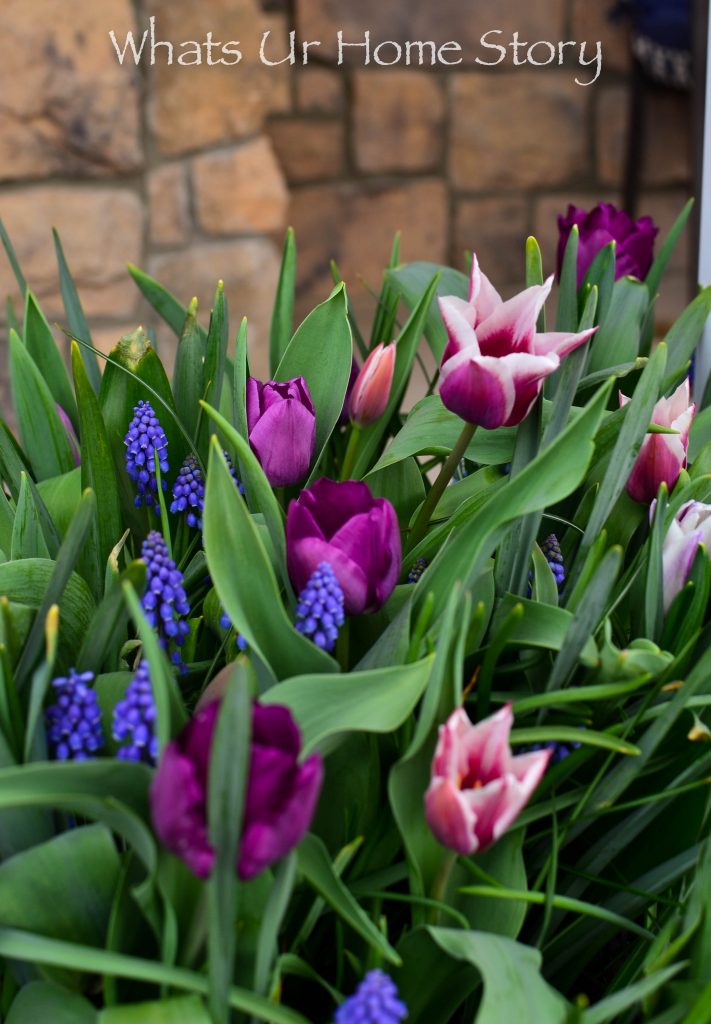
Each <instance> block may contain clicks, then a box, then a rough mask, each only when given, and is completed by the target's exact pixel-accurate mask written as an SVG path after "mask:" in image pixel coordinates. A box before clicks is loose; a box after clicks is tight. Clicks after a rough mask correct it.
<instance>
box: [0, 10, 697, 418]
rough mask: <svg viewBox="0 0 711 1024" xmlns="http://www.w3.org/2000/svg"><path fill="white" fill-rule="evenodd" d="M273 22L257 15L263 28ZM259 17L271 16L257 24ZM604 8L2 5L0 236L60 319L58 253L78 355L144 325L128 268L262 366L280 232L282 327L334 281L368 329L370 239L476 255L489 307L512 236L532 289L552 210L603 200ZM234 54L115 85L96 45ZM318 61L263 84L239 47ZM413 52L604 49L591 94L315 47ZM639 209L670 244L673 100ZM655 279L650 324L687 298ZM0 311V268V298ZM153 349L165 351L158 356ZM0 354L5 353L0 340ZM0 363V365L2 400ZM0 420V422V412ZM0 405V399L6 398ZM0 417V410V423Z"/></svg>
mask: <svg viewBox="0 0 711 1024" xmlns="http://www.w3.org/2000/svg"><path fill="white" fill-rule="evenodd" d="M273 6H274V5H273V4H272V7H273ZM277 6H279V5H277ZM606 6H607V4H606V3H605V2H604V0H600V2H596V3H591V2H590V0H536V2H535V3H530V2H529V3H526V4H523V3H520V2H517V0H472V2H471V3H463V2H462V0H439V2H438V3H437V4H432V3H431V0H407V2H406V0H391V2H388V3H387V4H385V3H383V2H382V0H363V2H360V3H358V4H355V3H346V2H345V0H294V5H293V7H294V9H293V10H291V11H290V12H288V13H287V12H285V11H284V10H270V11H265V10H262V9H260V8H259V7H258V5H257V0H206V2H203V3H199V4H198V3H195V2H193V0H151V3H150V4H148V3H146V5H145V6H143V7H141V6H139V5H133V4H132V3H130V0H75V2H73V3H72V4H71V5H68V4H66V2H65V0H32V2H31V3H27V2H26V0H3V4H2V5H1V6H0V216H1V217H2V219H3V220H4V222H5V224H6V226H7V227H8V230H9V232H10V234H11V236H12V238H13V240H14V242H15V245H16V248H17V251H18V254H19V256H20V259H21V262H22V264H23V267H24V269H25V272H26V274H27V277H28V278H29V280H30V283H31V285H32V287H33V288H34V289H35V290H36V291H37V293H38V294H39V296H40V298H41V300H42V301H43V303H44V305H45V307H46V309H47V311H48V313H49V315H50V316H54V317H56V316H59V315H60V313H61V303H60V301H59V296H58V289H57V285H56V273H55V266H54V256H53V250H52V246H51V239H50V234H49V230H50V226H52V225H55V226H56V227H57V228H58V229H59V231H60V233H61V235H62V238H63V240H64V243H65V248H66V251H67V256H68V259H69V262H70V264H71V266H72V269H73V271H74V273H75V276H76V279H77V282H78V284H79V287H80V291H81V295H82V298H83V301H84V304H85V309H86V312H87V314H88V317H89V319H90V321H91V323H92V327H93V329H94V334H95V338H96V339H97V342H98V343H99V344H100V346H101V347H102V348H104V349H108V348H109V347H110V345H111V344H113V342H114V340H115V339H116V337H117V336H118V335H119V334H121V333H123V332H125V331H127V330H129V329H132V328H133V327H134V326H135V325H136V323H137V322H138V321H139V320H146V319H149V320H150V319H151V316H150V314H149V312H148V310H147V307H146V306H145V305H144V304H142V302H141V300H140V297H139V295H138V292H137V290H136V288H135V286H134V285H133V283H132V282H131V280H130V279H129V278H128V276H127V275H126V272H125V264H126V263H127V262H129V261H130V262H134V263H138V264H139V265H141V266H143V267H145V268H146V269H147V270H148V271H149V272H151V273H152V274H154V275H155V276H157V277H158V278H159V279H161V280H162V281H163V282H164V283H165V284H166V285H168V286H169V287H170V288H171V289H172V290H173V291H175V293H176V294H177V295H178V296H179V297H180V298H181V300H183V301H184V302H186V303H187V301H189V299H190V298H191V297H192V295H193V294H196V295H197V296H198V299H199V301H200V304H201V307H202V309H203V311H204V313H205V315H206V314H207V310H208V308H209V303H210V297H211V295H212V293H213V292H214V287H215V283H216V281H217V279H218V278H219V277H221V278H223V279H224V281H225V285H226V289H227V294H228V298H229V303H230V308H231V311H232V314H233V320H234V322H235V324H236V322H237V317H238V316H241V315H242V314H243V313H246V314H247V315H248V316H249V317H250V321H251V324H252V336H253V338H254V339H255V342H256V343H257V344H258V345H259V348H260V355H259V357H258V358H257V359H256V365H257V368H258V369H259V370H260V371H263V370H264V368H265V365H266V363H265V358H264V353H265V342H266V331H267V325H268V321H269V315H270V307H271V296H272V292H273V289H274V284H275V281H276V277H277V273H278V266H279V250H280V246H281V238H282V235H283V231H284V228H285V227H286V225H287V223H292V224H293V225H294V227H295V229H296V233H297V243H298V249H299V271H298V275H299V310H300V312H304V311H306V310H307V309H308V308H309V306H310V305H311V304H313V303H315V302H317V301H319V300H320V299H322V298H323V297H325V295H326V294H327V291H328V288H329V282H330V274H329V260H330V259H331V258H332V257H333V258H335V259H336V261H337V262H338V264H339V266H340V268H341V271H342V273H343V274H344V276H345V278H346V280H347V281H348V283H349V286H350V289H351V292H352V296H353V299H354V304H355V307H356V309H357V311H358V312H359V314H360V315H361V316H362V317H363V318H364V319H366V320H367V319H368V318H369V317H370V316H371V315H372V308H373V304H372V299H371V297H370V295H369V291H368V288H369V286H370V287H373V288H375V287H377V286H378V283H379V278H380V270H381V268H382V266H383V264H384V262H385V261H386V259H387V257H388V253H389V250H390V246H391V242H392V237H393V234H394V232H395V231H396V230H397V229H401V231H402V253H403V256H404V258H406V259H410V258H419V259H430V260H433V261H444V260H452V261H454V262H455V263H461V260H462V252H463V250H464V249H465V248H472V247H473V248H476V249H477V251H478V253H479V255H480V258H481V262H482V265H483V266H484V267H485V269H486V270H487V271H488V272H489V273H490V276H492V278H493V279H494V280H495V281H496V282H497V284H498V285H499V286H500V288H501V290H502V291H504V292H506V290H507V289H512V288H514V287H516V286H518V285H519V284H520V281H521V273H522V243H523V239H524V238H525V236H526V235H527V234H529V233H531V232H534V233H535V234H536V235H537V236H538V237H539V239H540V241H541V243H542V245H543V249H544V256H545V260H546V269H550V268H552V257H553V251H554V246H555V234H556V227H555V215H556V213H557V212H558V211H560V210H561V209H562V208H563V207H564V205H565V203H566V202H567V201H568V200H569V199H571V200H573V201H575V202H578V203H580V204H592V203H594V202H595V201H597V200H598V199H599V198H609V199H611V200H619V197H620V186H621V180H622V172H623V159H624V148H625V136H626V130H627V116H628V103H627V95H628V78H629V61H628V48H627V40H626V37H625V32H624V29H623V28H622V27H618V26H611V25H610V24H609V22H608V21H607V19H606V17H605V8H606ZM151 15H152V16H154V17H155V19H156V26H157V29H158V34H159V36H160V37H161V38H164V39H172V40H174V41H176V42H177V41H182V40H188V39H197V40H202V39H204V38H205V35H206V32H207V31H212V33H213V38H215V39H235V40H239V41H240V44H241V49H242V50H243V53H244V59H243V62H242V63H241V64H240V65H239V66H238V67H207V66H204V65H203V66H201V67H180V66H177V65H175V66H173V67H167V66H165V65H164V64H163V63H158V64H157V65H156V66H155V67H153V68H151V67H145V66H141V67H140V68H138V69H136V68H135V67H133V66H128V65H127V64H124V66H120V65H119V63H118V61H117V60H116V58H115V54H114V51H113V47H112V45H111V42H110V40H109V36H108V32H109V29H113V30H114V31H115V33H116V35H117V37H118V38H123V37H125V34H126V32H127V31H128V30H129V29H133V30H134V31H136V30H137V29H140V31H143V29H144V28H145V27H146V24H147V19H148V17H149V16H151ZM291 27H294V28H295V29H296V30H297V33H298V36H299V38H308V39H320V40H321V41H322V45H321V46H320V47H319V48H317V49H314V51H313V53H314V59H313V61H312V62H311V63H310V64H309V65H308V66H307V67H299V66H297V67H294V68H290V67H289V66H288V65H280V66H279V67H265V66H264V65H263V64H261V63H260V62H259V60H258V59H257V56H256V55H257V53H258V48H259V40H260V38H261V36H262V33H263V32H264V31H266V30H267V29H271V30H272V36H271V46H272V50H271V53H272V55H273V56H276V55H277V52H278V51H279V50H280V49H281V51H282V52H283V53H285V52H286V40H287V33H288V30H289V29H290V28H291ZM365 28H369V29H370V31H371V35H372V37H373V38H374V40H376V41H377V40H382V39H395V40H405V39H422V38H432V39H435V40H437V41H439V42H444V41H446V40H448V39H454V40H457V41H459V42H460V43H461V45H462V49H463V53H464V55H465V57H467V58H468V57H469V56H470V55H473V54H475V53H477V52H479V51H478V39H479V37H480V35H481V33H482V32H484V31H486V30H487V29H490V28H500V29H502V30H503V39H504V40H505V39H507V38H510V35H511V32H513V31H514V30H518V31H519V33H520V38H521V39H530V40H531V41H534V40H537V39H547V40H553V41H557V40H559V39H576V40H578V41H581V40H583V39H586V40H591V41H595V40H597V39H601V40H602V41H603V48H604V49H603V53H604V64H603V71H602V75H601V77H600V80H599V81H598V82H597V83H596V84H595V85H593V86H591V87H588V88H583V87H580V86H578V85H576V84H575V83H574V81H573V78H574V75H575V73H576V70H575V68H574V67H573V66H572V65H569V66H564V67H560V68H559V67H553V68H549V69H543V68H541V69H537V70H531V69H528V68H516V69H514V68H512V66H511V65H510V63H508V62H507V64H506V65H505V66H504V67H502V68H496V69H484V68H475V66H473V65H472V64H471V63H470V61H469V59H467V61H466V62H465V63H464V64H462V65H461V66H460V67H457V68H450V69H443V68H435V69H430V68H427V69H419V68H410V69H407V68H403V67H400V66H398V67H393V68H378V67H368V68H364V67H362V66H359V64H358V63H357V62H352V63H351V64H349V65H347V66H343V67H340V68H337V67H336V66H335V59H336V50H335V40H336V33H337V31H338V30H339V29H342V30H343V32H344V34H345V38H350V39H354V40H356V39H359V38H361V39H362V37H363V31H364V29H365ZM650 116H651V123H652V126H653V134H652V135H651V136H650V138H649V140H648V143H647V145H646V148H645V152H644V154H643V161H642V163H643V166H642V181H643V196H642V202H641V207H642V208H643V211H644V212H649V213H651V214H652V215H653V216H654V217H655V218H656V219H657V220H658V221H659V223H660V224H661V225H662V227H668V226H669V224H670V223H671V221H672V219H673V217H674V215H675V213H676V212H677V210H678V209H679V208H680V206H681V204H682V203H683V201H684V199H685V198H686V197H687V195H688V194H689V190H690V185H689V179H690V159H689V131H688V100H687V98H686V97H685V96H683V95H675V94H671V93H669V94H664V95H660V96H659V97H656V98H655V99H654V100H653V101H652V105H651V108H650ZM686 260H687V249H686V247H682V248H681V249H680V250H679V253H678V254H677V256H676V258H675V262H674V265H673V269H672V274H671V276H670V279H669V282H668V283H667V285H666V288H665V292H664V294H663V296H662V303H661V308H662V312H663V315H671V314H672V313H673V312H674V311H675V310H677V309H678V308H679V306H680V304H681V303H682V302H683V301H684V298H685V287H686V266H687V264H686ZM14 291H15V285H14V280H13V278H12V276H11V274H10V272H9V270H8V268H7V267H6V265H5V263H4V261H3V260H0V292H2V293H3V294H5V293H8V292H10V293H12V292H14ZM162 337H163V338H165V342H164V344H165V346H166V347H165V351H166V352H167V353H168V354H170V348H169V346H170V344H171V342H170V339H169V338H168V337H167V336H166V335H165V334H164V335H163V336H162ZM0 347H2V348H5V347H6V340H5V334H4V331H2V333H1V334H0ZM5 363H6V360H5V359H4V358H3V359H1V360H0V367H1V369H0V381H1V380H2V377H3V374H4V373H5ZM0 401H3V399H2V396H1V395H0ZM4 401H6V399H5V400H4ZM4 401H3V404H4Z"/></svg>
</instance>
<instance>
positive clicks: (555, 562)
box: [541, 533, 565, 593]
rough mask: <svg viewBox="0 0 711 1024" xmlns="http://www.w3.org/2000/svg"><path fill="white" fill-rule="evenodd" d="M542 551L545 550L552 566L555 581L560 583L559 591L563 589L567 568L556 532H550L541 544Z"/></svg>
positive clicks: (546, 557) (547, 559)
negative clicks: (564, 564)
mask: <svg viewBox="0 0 711 1024" xmlns="http://www.w3.org/2000/svg"><path fill="white" fill-rule="evenodd" d="M541 551H542V552H543V554H544V556H545V559H546V561H547V562H548V565H549V566H550V567H551V572H552V573H553V575H554V577H555V581H556V583H557V585H558V592H559V593H560V591H561V590H562V589H563V584H564V583H565V568H564V566H563V553H562V552H561V550H560V544H559V543H558V538H557V537H556V535H555V534H554V533H551V534H549V535H548V536H547V537H546V539H545V540H544V541H543V543H542V544H541Z"/></svg>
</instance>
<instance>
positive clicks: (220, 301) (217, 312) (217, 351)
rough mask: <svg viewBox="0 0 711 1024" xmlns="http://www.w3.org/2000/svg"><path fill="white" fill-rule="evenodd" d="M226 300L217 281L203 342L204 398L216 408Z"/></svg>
mask: <svg viewBox="0 0 711 1024" xmlns="http://www.w3.org/2000/svg"><path fill="white" fill-rule="evenodd" d="M227 331H228V325H227V300H226V298H225V286H224V284H223V282H222V281H218V283H217V291H216V292H215V301H214V303H213V306H212V311H211V313H210V329H209V330H208V332H207V341H206V342H205V366H204V378H203V379H204V390H205V394H204V399H205V401H206V402H209V403H210V404H211V405H212V406H214V407H215V408H216V409H219V408H220V398H221V396H222V385H223V383H224V378H225V366H226V363H227ZM206 446H207V426H206V424H203V425H202V429H201V432H200V453H201V454H202V453H203V452H206V450H207V448H206Z"/></svg>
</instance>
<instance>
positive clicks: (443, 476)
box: [407, 423, 476, 551]
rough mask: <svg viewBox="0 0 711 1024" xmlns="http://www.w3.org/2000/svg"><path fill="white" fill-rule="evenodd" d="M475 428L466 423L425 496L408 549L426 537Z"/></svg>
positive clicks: (414, 546)
mask: <svg viewBox="0 0 711 1024" xmlns="http://www.w3.org/2000/svg"><path fill="white" fill-rule="evenodd" d="M475 430H476V426H475V424H473V423H465V424H464V429H463V430H462V432H461V434H460V435H459V437H458V438H457V443H456V444H455V446H454V448H452V450H451V452H450V453H449V455H448V456H447V458H446V460H445V462H444V465H443V466H442V468H441V469H440V471H439V475H438V477H437V479H436V480H435V482H434V483H433V484H432V486H431V487H430V490H429V493H428V495H427V497H426V498H425V500H424V502H423V503H422V508H421V509H420V514H419V515H418V517H417V519H416V520H415V525H414V526H413V527H412V532H411V533H410V539H409V541H408V545H407V550H408V551H412V550H413V549H414V548H416V547H417V545H418V544H419V543H420V541H421V540H422V538H423V537H424V535H425V533H426V532H427V527H428V526H429V524H430V519H431V518H432V513H433V512H434V510H435V509H436V508H437V505H438V504H439V499H440V498H441V497H442V495H443V494H444V489H445V487H446V486H447V484H448V483H449V481H450V480H451V479H452V477H453V476H454V473H455V471H456V468H457V466H458V465H459V463H460V462H461V460H462V459H463V458H464V453H465V452H466V450H467V448H468V447H469V444H470V442H471V439H472V438H473V437H474V431H475Z"/></svg>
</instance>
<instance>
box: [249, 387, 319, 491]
mask: <svg viewBox="0 0 711 1024" xmlns="http://www.w3.org/2000/svg"><path fill="white" fill-rule="evenodd" d="M249 443H250V445H251V446H252V448H253V450H254V452H255V454H256V456H257V458H258V459H259V461H260V463H261V466H262V469H263V470H264V473H265V475H266V477H267V479H268V481H269V483H270V484H271V485H272V487H288V486H290V485H292V484H297V483H299V482H300V481H301V480H303V479H304V477H305V476H306V475H307V473H308V471H309V466H310V464H311V459H312V458H313V454H314V448H315V447H316V417H315V416H314V414H313V413H312V412H310V411H309V410H308V409H307V408H305V406H303V405H302V404H301V402H298V401H295V400H294V399H286V400H284V401H281V402H279V403H277V404H274V405H272V406H270V408H268V409H267V410H266V412H265V413H264V414H263V415H262V416H261V417H260V419H259V420H258V422H257V423H256V425H255V427H254V429H253V430H252V431H251V432H250V434H249Z"/></svg>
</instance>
